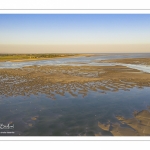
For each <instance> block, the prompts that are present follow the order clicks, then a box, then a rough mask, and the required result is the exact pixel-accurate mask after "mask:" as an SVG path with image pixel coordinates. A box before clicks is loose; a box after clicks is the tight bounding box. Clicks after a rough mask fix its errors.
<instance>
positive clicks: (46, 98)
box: [0, 55, 150, 136]
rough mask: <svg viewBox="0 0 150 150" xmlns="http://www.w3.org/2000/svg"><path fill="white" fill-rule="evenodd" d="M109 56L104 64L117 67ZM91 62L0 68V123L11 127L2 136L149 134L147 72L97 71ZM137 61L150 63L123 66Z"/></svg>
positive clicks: (149, 77) (149, 83)
mask: <svg viewBox="0 0 150 150" xmlns="http://www.w3.org/2000/svg"><path fill="white" fill-rule="evenodd" d="M110 56H111V55H110ZM101 57H103V56H102V55H100V56H99V58H101ZM104 57H109V56H108V55H106V56H104ZM111 57H113V59H112V60H111V62H109V63H110V64H111V63H113V61H115V63H116V62H117V61H116V57H114V56H111ZM117 57H118V56H117ZM123 57H124V55H123ZM136 57H137V56H136ZM95 59H97V56H95V55H93V56H92V55H91V56H89V57H84V60H85V61H84V62H83V60H82V59H81V60H82V61H81V62H79V61H78V60H79V59H78V58H77V63H78V64H80V65H76V64H77V63H76V62H73V63H74V65H70V63H66V59H65V64H61V63H60V64H59V65H48V64H46V65H31V66H26V65H25V66H22V67H18V68H4V67H3V68H1V69H0V83H1V84H0V123H1V124H2V123H3V124H10V125H12V124H14V125H15V128H14V129H13V131H14V134H6V135H9V136H10V135H30V136H32V135H34V136H35V135H36V136H44V135H46V136H56V135H57V136H88V135H90V136H95V135H96V136H118V135H120V136H126V135H127V136H131V135H134V136H139V135H144V136H148V135H150V133H149V131H150V121H149V120H150V111H149V106H150V99H149V97H150V94H149V90H150V73H148V72H143V71H141V70H138V69H133V68H129V67H127V66H123V65H120V64H116V65H104V66H102V65H99V66H98V63H99V62H98V61H99V60H96V61H97V64H96V65H95V64H94V62H95ZM107 59H108V58H107ZM134 59H136V60H134ZM137 59H138V61H139V62H140V64H141V63H145V62H149V58H130V61H129V60H128V61H129V62H130V63H131V61H132V62H135V61H137ZM87 60H88V61H89V62H90V63H87ZM91 61H92V63H91ZM103 61H107V62H108V61H110V60H103ZM120 61H122V63H124V62H126V63H127V62H128V61H127V60H126V58H124V59H121V60H120ZM120 61H119V63H121V62H120ZM100 62H101V61H100ZM102 63H104V62H102ZM91 64H92V65H91ZM124 64H125V63H124ZM147 65H149V64H148V63H147ZM0 135H4V134H2V133H0Z"/></svg>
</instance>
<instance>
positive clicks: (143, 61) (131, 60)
mask: <svg viewBox="0 0 150 150" xmlns="http://www.w3.org/2000/svg"><path fill="white" fill-rule="evenodd" d="M99 62H105V63H106V62H107V63H108V62H109V63H124V64H140V65H150V58H125V59H113V60H101V61H99Z"/></svg>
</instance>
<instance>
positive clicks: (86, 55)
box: [0, 54, 95, 62]
mask: <svg viewBox="0 0 150 150" xmlns="http://www.w3.org/2000/svg"><path fill="white" fill-rule="evenodd" d="M16 55H17V54H16ZM23 55H24V54H19V56H23ZM34 55H37V54H32V57H34ZM38 55H40V54H38ZM45 55H47V54H45ZM56 55H58V54H56ZM93 55H95V54H72V55H68V54H67V55H66V54H62V56H60V55H58V56H55V57H51V58H46V57H45V58H27V59H16V58H13V57H12V58H6V59H2V56H0V62H7V61H10V62H27V61H37V60H51V59H58V58H74V57H82V56H85V57H90V56H93ZM8 56H9V54H8Z"/></svg>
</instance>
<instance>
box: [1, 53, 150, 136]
mask: <svg viewBox="0 0 150 150" xmlns="http://www.w3.org/2000/svg"><path fill="white" fill-rule="evenodd" d="M139 56H140V57H145V55H144V54H143V55H139V54H136V55H135V54H134V55H119V54H118V55H111V56H110V55H108V56H94V57H80V58H62V59H55V60H43V61H32V62H17V63H16V62H15V63H12V62H4V63H2V62H1V63H0V67H1V68H17V67H24V66H29V65H68V64H69V65H81V64H82V65H83V64H85V65H116V64H115V63H114V64H109V63H103V64H102V63H96V62H95V60H104V59H105V60H106V59H116V58H129V57H131V58H132V57H133V58H135V57H139ZM123 65H126V66H127V67H131V68H135V69H138V70H141V71H145V72H149V73H150V69H149V66H141V65H131V64H123ZM146 67H147V68H146ZM149 91H150V87H144V88H143V89H138V88H133V89H130V91H124V90H119V91H117V92H110V91H107V93H101V92H100V91H89V92H88V94H87V96H85V97H82V95H80V94H79V95H78V96H77V97H73V96H72V95H70V94H69V93H65V96H60V95H55V97H56V100H53V99H51V98H48V97H47V96H46V95H44V94H41V93H39V94H38V95H30V96H16V97H14V96H12V97H6V96H4V95H0V124H5V125H7V124H8V123H10V122H13V124H14V129H12V131H13V132H14V133H13V134H4V133H0V135H31V136H32V135H38V136H44V135H49V136H56V135H58V136H61V135H63V136H77V135H91V136H94V135H95V134H96V133H98V132H100V131H101V129H100V128H99V127H98V122H101V123H106V122H108V121H110V122H117V119H116V118H115V116H116V115H121V116H124V117H127V118H130V117H133V112H134V111H135V110H137V111H141V110H143V109H147V106H150V92H149ZM33 117H37V119H36V120H33V119H32V118H33ZM2 131H4V130H2V129H0V132H2ZM7 131H8V130H7ZM9 131H10V130H9ZM105 135H111V134H110V133H109V134H108V133H105Z"/></svg>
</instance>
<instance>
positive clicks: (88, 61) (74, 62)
mask: <svg viewBox="0 0 150 150" xmlns="http://www.w3.org/2000/svg"><path fill="white" fill-rule="evenodd" d="M142 57H143V58H144V57H150V54H149V53H148V54H144V53H143V54H104V55H98V54H97V55H95V56H91V57H74V58H56V59H51V60H38V61H27V62H9V61H7V62H0V68H1V69H2V68H22V67H25V66H34V65H37V66H43V65H71V66H81V65H82V66H84V65H90V66H115V65H123V66H127V67H129V68H133V69H137V70H140V71H143V72H147V73H150V66H146V65H131V64H121V63H100V62H97V61H100V60H107V59H121V58H142Z"/></svg>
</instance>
